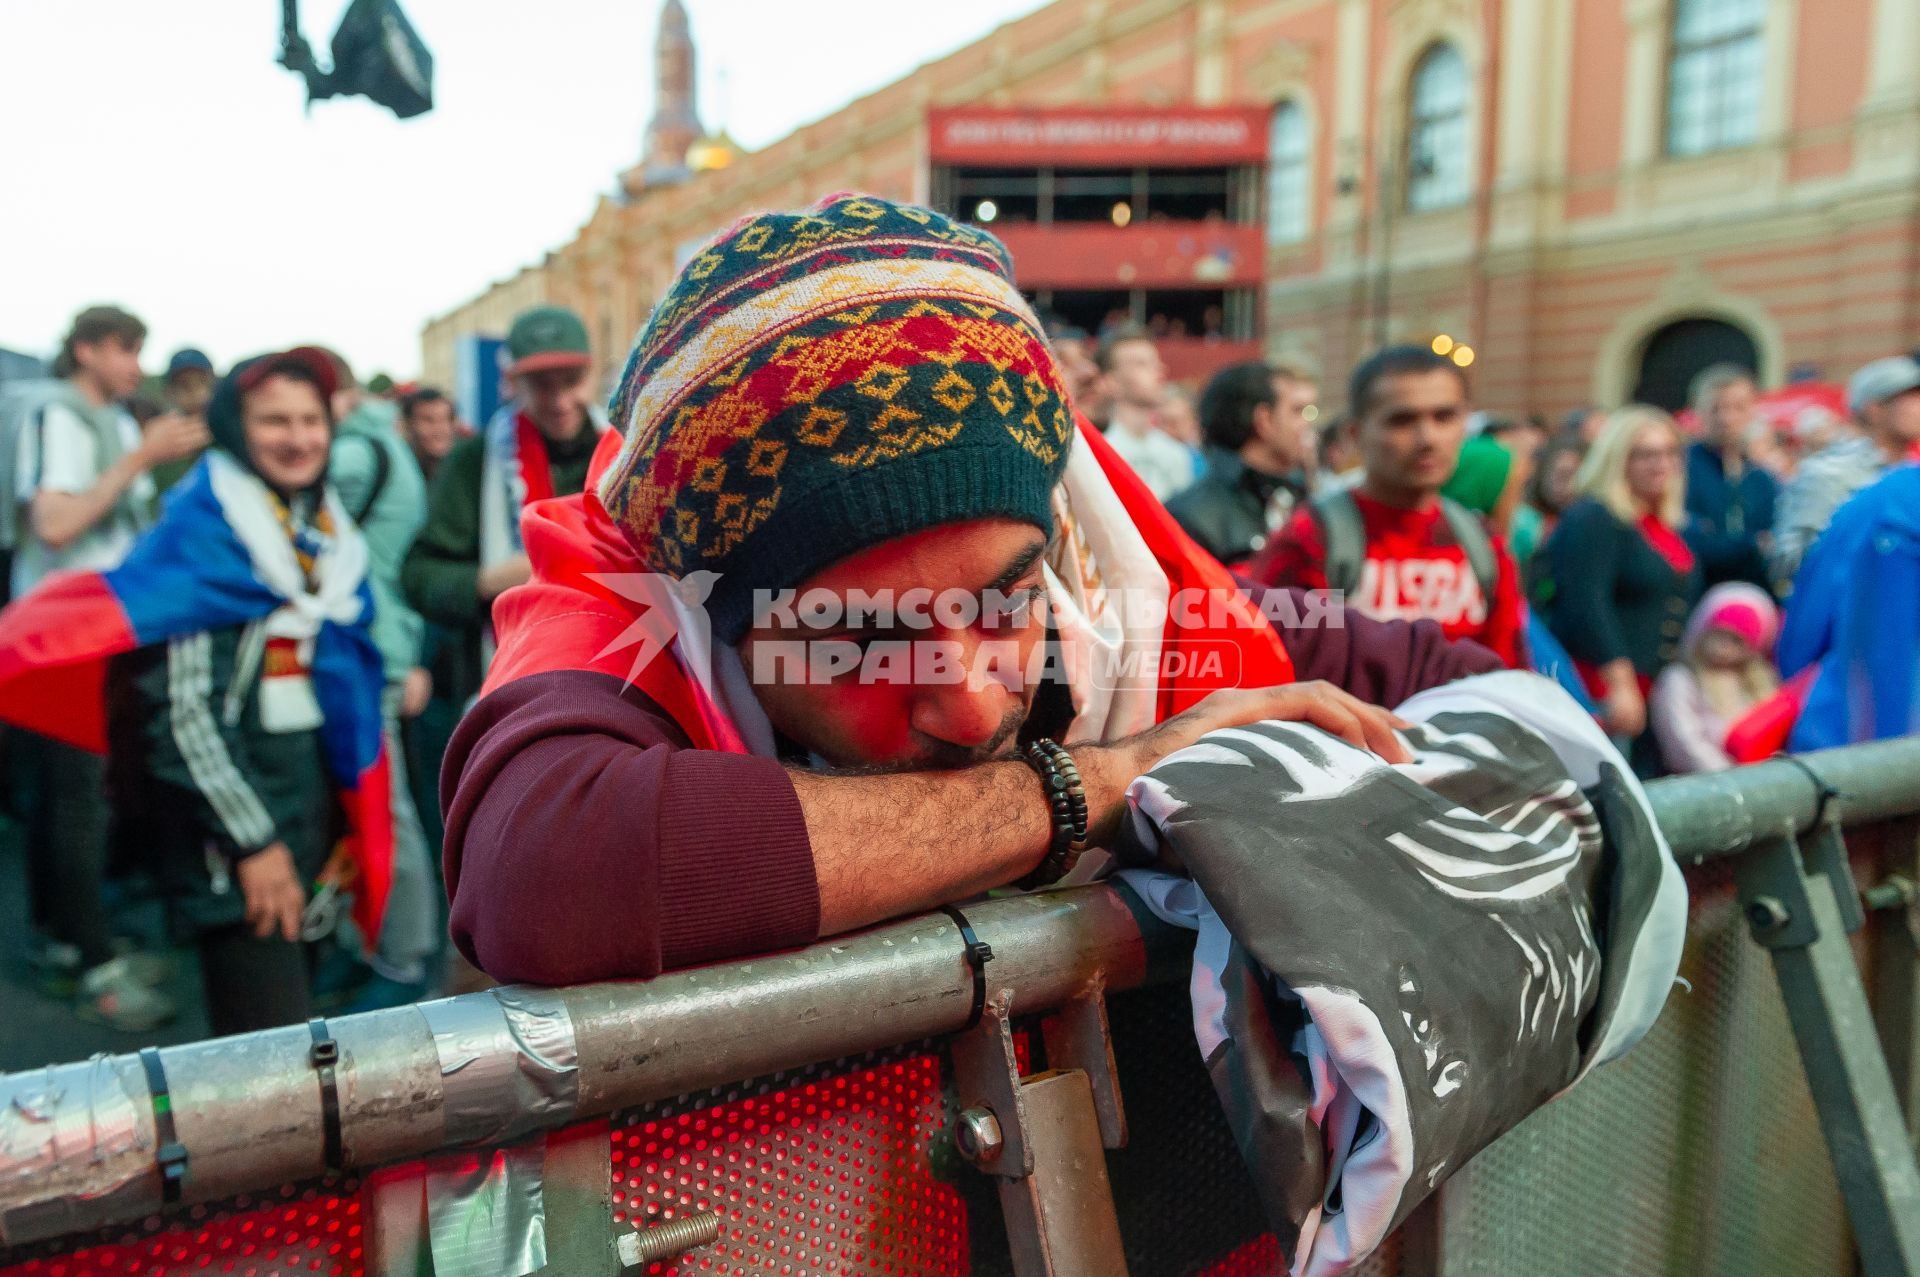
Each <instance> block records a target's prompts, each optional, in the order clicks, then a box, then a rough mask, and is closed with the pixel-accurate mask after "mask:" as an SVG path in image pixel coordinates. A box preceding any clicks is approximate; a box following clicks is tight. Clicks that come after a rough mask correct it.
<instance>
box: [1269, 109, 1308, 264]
mask: <svg viewBox="0 0 1920 1277" xmlns="http://www.w3.org/2000/svg"><path fill="white" fill-rule="evenodd" d="M1312 192H1313V139H1312V137H1311V136H1310V134H1309V132H1308V128H1307V113H1306V112H1305V111H1303V110H1301V109H1300V104H1299V103H1298V102H1295V101H1294V100H1293V99H1292V98H1288V99H1287V100H1286V101H1284V102H1282V103H1280V105H1279V106H1276V107H1275V108H1273V129H1272V131H1271V132H1270V133H1269V134H1268V138H1267V241H1268V242H1269V243H1273V244H1298V243H1299V242H1300V241H1301V240H1303V239H1305V238H1306V237H1307V234H1308V232H1309V231H1310V230H1311V228H1312V225H1313V208H1312Z"/></svg>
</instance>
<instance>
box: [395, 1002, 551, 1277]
mask: <svg viewBox="0 0 1920 1277" xmlns="http://www.w3.org/2000/svg"><path fill="white" fill-rule="evenodd" d="M418 1010H419V1012H420V1015H421V1018H423V1019H424V1020H426V1022H427V1027H428V1028H429V1029H431V1030H432V1031H433V1048H434V1051H435V1053H436V1054H437V1055H438V1056H439V1058H440V1084H441V1095H442V1104H443V1107H442V1109H441V1120H442V1121H443V1123H444V1124H445V1130H446V1140H445V1142H446V1143H447V1144H449V1145H468V1146H485V1145H494V1146H498V1145H508V1147H493V1148H491V1149H482V1150H481V1151H479V1152H455V1153H449V1154H444V1155H442V1156H439V1157H435V1158H433V1159H431V1160H430V1162H429V1163H428V1168H427V1181H426V1193H427V1235H428V1240H429V1244H430V1245H431V1247H432V1250H433V1270H434V1272H435V1273H436V1274H437V1275H438V1277H524V1274H527V1273H532V1272H537V1271H538V1270H540V1269H542V1268H544V1267H546V1264H547V1243H546V1201H545V1193H544V1188H543V1185H542V1182H541V1168H542V1166H543V1163H544V1153H545V1148H546V1139H545V1136H544V1134H543V1133H542V1132H544V1131H546V1130H547V1129H549V1128H551V1127H555V1126H560V1125H563V1124H564V1123H566V1122H567V1121H568V1120H569V1119H570V1118H571V1117H572V1116H573V1112H574V1108H575V1106H576V1104H577V1102H578V1100H579V1094H580V1052H579V1049H578V1047H577V1045H576V1044H575V1042H574V1035H573V1021H572V1019H571V1017H570V1016H569V1015H568V1014H567V1008H566V1004H565V1003H563V1002H562V1001H561V1000H560V997H559V995H558V994H555V993H552V992H549V991H547V990H544V989H528V988H517V987H516V988H504V989H493V990H490V991H489V996H485V997H466V998H445V999H442V1000H440V1001H438V1002H427V1003H422V1004H421V1005H420V1007H419V1008H418ZM529 1136H530V1137H531V1138H527V1137H529ZM516 1141H518V1142H516Z"/></svg>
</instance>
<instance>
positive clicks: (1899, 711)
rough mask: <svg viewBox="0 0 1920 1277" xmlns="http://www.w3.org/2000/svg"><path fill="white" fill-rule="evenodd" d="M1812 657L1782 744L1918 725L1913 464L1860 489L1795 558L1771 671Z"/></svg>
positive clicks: (1815, 743)
mask: <svg viewBox="0 0 1920 1277" xmlns="http://www.w3.org/2000/svg"><path fill="white" fill-rule="evenodd" d="M1814 664H1818V665H1819V667H1820V672H1819V673H1818V674H1816V675H1815V676H1814V681H1813V687H1812V689H1811V690H1810V691H1809V692H1808V695H1807V703H1806V706H1805V708H1804V709H1802V710H1801V711H1800V718H1799V720H1798V721H1797V722H1796V723H1795V724H1794V728H1793V735H1792V737H1791V738H1790V739H1789V740H1788V746H1789V748H1791V749H1794V750H1804V749H1824V748H1826V747H1828V746H1831V745H1846V744H1850V743H1852V742H1855V741H1866V740H1884V739H1886V738H1888V737H1892V736H1904V735H1907V734H1909V733H1912V732H1915V731H1920V689H1916V686H1915V685H1916V683H1920V466H1916V465H1903V466H1900V467H1899V468H1897V469H1895V470H1893V471H1892V472H1890V473H1889V474H1888V475H1887V476H1886V478H1884V479H1882V480H1880V481H1879V482H1878V483H1875V484H1874V485H1873V486H1871V487H1868V488H1863V489H1861V491H1860V492H1858V493H1857V494H1855V496H1854V497H1853V499H1852V500H1850V501H1848V502H1847V503H1846V504H1845V505H1843V506H1841V507H1840V510H1839V512H1838V513H1837V514H1835V515H1834V516H1833V522H1831V523H1829V524H1828V525H1827V530H1826V532H1825V533H1824V534H1823V535H1822V536H1821V537H1820V539H1819V540H1818V541H1815V542H1814V543H1813V548H1812V549H1811V550H1809V551H1808V552H1807V556H1806V558H1805V559H1803V560H1802V561H1801V564H1800V573H1799V575H1798V576H1797V577H1795V578H1794V585H1793V597H1792V598H1791V599H1790V600H1788V603H1787V617H1786V622H1785V624H1784V625H1783V626H1782V628H1781V632H1780V672H1781V673H1782V674H1784V675H1786V676H1787V677H1789V678H1791V677H1792V676H1793V675H1795V674H1797V673H1799V672H1800V671H1801V670H1803V669H1806V668H1807V667H1808V666H1810V665H1814Z"/></svg>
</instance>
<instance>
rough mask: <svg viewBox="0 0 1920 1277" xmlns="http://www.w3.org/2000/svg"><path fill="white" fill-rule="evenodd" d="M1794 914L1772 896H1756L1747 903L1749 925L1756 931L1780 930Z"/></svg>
mask: <svg viewBox="0 0 1920 1277" xmlns="http://www.w3.org/2000/svg"><path fill="white" fill-rule="evenodd" d="M1792 916H1793V915H1791V914H1789V913H1788V912H1787V907H1786V906H1785V905H1783V904H1781V903H1780V902H1779V901H1778V900H1776V899H1775V898H1774V897H1772V896H1755V897H1754V898H1753V899H1752V900H1751V901H1749V902H1748V904H1747V925H1748V926H1750V927H1752V928H1753V929H1754V930H1755V931H1760V932H1767V931H1778V930H1779V929H1780V928H1782V927H1784V926H1786V925H1787V922H1788V921H1789V920H1790V919H1791V918H1792Z"/></svg>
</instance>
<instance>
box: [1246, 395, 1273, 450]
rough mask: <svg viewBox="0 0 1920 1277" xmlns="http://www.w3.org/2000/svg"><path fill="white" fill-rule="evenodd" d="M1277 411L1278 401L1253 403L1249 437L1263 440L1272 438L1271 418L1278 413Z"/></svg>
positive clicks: (1269, 440)
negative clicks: (1251, 430)
mask: <svg viewBox="0 0 1920 1277" xmlns="http://www.w3.org/2000/svg"><path fill="white" fill-rule="evenodd" d="M1279 411H1280V405H1279V404H1278V403H1263V404H1255V405H1254V407H1253V432H1252V434H1251V435H1250V436H1249V437H1250V438H1254V439H1259V440H1262V441H1263V442H1271V441H1272V439H1273V419H1274V417H1275V416H1276V415H1278V413H1279Z"/></svg>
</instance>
